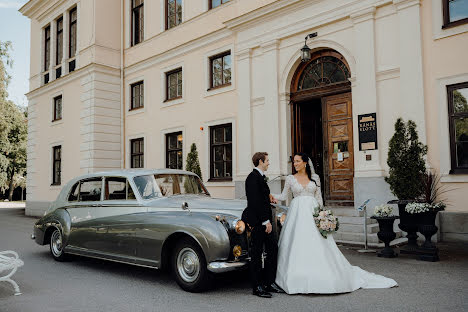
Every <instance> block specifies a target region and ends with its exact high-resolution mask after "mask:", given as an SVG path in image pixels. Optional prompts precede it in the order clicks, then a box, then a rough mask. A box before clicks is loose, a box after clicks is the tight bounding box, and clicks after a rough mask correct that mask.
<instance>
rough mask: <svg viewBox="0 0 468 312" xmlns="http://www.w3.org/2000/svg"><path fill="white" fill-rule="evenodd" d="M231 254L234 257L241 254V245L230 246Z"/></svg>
mask: <svg viewBox="0 0 468 312" xmlns="http://www.w3.org/2000/svg"><path fill="white" fill-rule="evenodd" d="M232 254H233V255H234V257H236V258H239V257H240V256H241V254H242V247H241V246H239V245H236V246H234V248H232Z"/></svg>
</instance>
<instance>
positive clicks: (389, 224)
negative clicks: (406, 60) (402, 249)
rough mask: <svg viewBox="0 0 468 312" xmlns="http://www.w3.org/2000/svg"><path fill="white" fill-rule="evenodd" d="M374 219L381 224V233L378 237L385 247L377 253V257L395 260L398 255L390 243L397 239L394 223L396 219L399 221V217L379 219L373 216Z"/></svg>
mask: <svg viewBox="0 0 468 312" xmlns="http://www.w3.org/2000/svg"><path fill="white" fill-rule="evenodd" d="M371 218H372V219H375V220H377V222H378V223H379V232H378V233H377V236H378V237H379V239H380V240H381V241H383V242H384V244H385V247H384V249H383V250H382V251H380V252H378V253H377V256H379V257H384V258H395V257H397V256H398V254H397V253H396V252H395V251H394V250H393V248H392V247H390V242H391V241H392V240H394V239H395V237H396V234H395V232H394V231H393V222H394V221H395V219H398V218H399V217H398V216H391V217H377V216H372V217H371Z"/></svg>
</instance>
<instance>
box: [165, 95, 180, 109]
mask: <svg viewBox="0 0 468 312" xmlns="http://www.w3.org/2000/svg"><path fill="white" fill-rule="evenodd" d="M184 102H185V99H184V98H183V97H182V96H179V97H176V98H173V99H169V100H165V101H163V102H162V104H161V106H162V107H169V106H174V105H178V104H182V103H184Z"/></svg>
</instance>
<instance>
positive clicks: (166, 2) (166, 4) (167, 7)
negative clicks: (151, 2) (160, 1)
mask: <svg viewBox="0 0 468 312" xmlns="http://www.w3.org/2000/svg"><path fill="white" fill-rule="evenodd" d="M169 1H171V0H164V2H165V10H164V12H165V13H164V17H165V18H164V21H165V30H169V29H172V28H175V27H177V26H179V25H180V24H182V23H183V19H184V16H183V15H184V13H183V12H184V11H183V8H182V7H183V6H184V2H183V1H182V7H181V10H182V12H181V17H180V22H179V23H177V12H178V11H177V0H174V2H175V4H176V6H175V8H176V11H175V14H174V18H175V25H174V26H172V27H169Z"/></svg>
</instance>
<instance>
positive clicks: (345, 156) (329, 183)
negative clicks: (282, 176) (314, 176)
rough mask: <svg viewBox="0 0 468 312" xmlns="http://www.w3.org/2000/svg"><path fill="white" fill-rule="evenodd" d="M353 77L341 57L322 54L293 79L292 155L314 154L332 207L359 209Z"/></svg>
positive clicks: (314, 161)
mask: <svg viewBox="0 0 468 312" xmlns="http://www.w3.org/2000/svg"><path fill="white" fill-rule="evenodd" d="M350 77H351V74H350V70H349V66H348V64H347V62H346V60H345V59H344V57H343V56H342V55H341V54H340V53H338V52H336V51H334V50H320V51H318V52H316V53H314V54H313V55H312V58H311V60H310V61H309V62H306V63H301V64H300V65H299V67H298V68H297V70H296V72H295V74H294V76H293V79H292V81H291V93H290V99H291V128H292V129H291V130H292V131H291V135H292V137H291V139H292V140H291V142H292V151H293V153H296V152H300V151H302V152H305V153H307V154H308V155H310V156H311V158H312V161H313V163H314V166H315V170H316V172H317V173H318V174H319V175H320V177H321V180H322V181H321V182H322V193H323V197H324V200H325V204H326V205H343V206H352V205H354V186H353V178H354V150H353V123H352V105H351V83H350V81H349V80H348V78H350ZM293 170H294V169H293Z"/></svg>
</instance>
